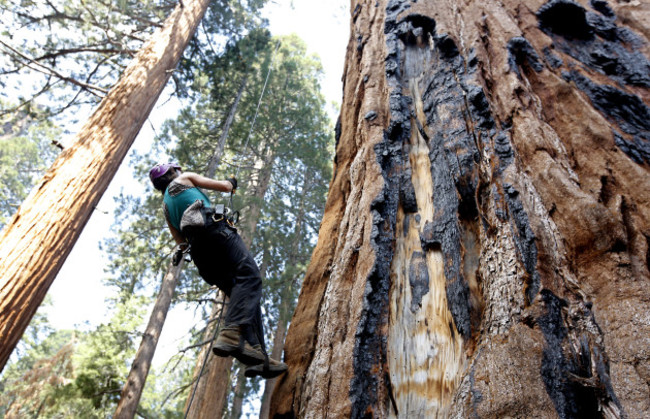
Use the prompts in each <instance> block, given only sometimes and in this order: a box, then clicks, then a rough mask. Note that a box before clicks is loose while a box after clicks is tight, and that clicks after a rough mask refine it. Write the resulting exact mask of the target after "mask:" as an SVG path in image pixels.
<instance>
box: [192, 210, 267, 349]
mask: <svg viewBox="0 0 650 419" xmlns="http://www.w3.org/2000/svg"><path fill="white" fill-rule="evenodd" d="M206 219H207V222H206V227H205V228H201V229H197V230H193V231H191V232H185V231H184V233H185V234H186V236H188V240H189V242H190V244H191V245H192V247H191V248H190V254H191V255H192V259H193V260H194V264H195V265H196V267H197V268H198V269H199V274H200V275H201V277H202V278H203V279H204V280H205V281H206V282H207V283H209V284H210V285H216V286H217V287H219V289H221V291H223V292H224V293H225V294H226V295H227V296H228V297H229V298H230V302H229V304H228V310H227V311H226V319H225V324H226V326H235V325H236V326H240V327H241V330H242V333H243V334H244V338H245V339H246V340H247V341H248V342H249V343H250V344H252V345H256V344H258V343H259V344H260V345H262V348H263V349H264V350H266V347H265V345H264V326H263V323H262V311H261V309H260V299H261V298H262V276H261V275H260V271H259V268H258V267H257V264H256V263H255V260H254V259H253V256H252V255H251V254H250V252H249V251H248V249H246V246H245V245H244V242H243V241H242V239H241V237H240V236H239V234H237V230H236V229H235V228H233V227H230V226H229V225H228V224H227V223H226V221H225V220H222V221H218V222H214V221H213V220H212V218H211V216H210V214H209V215H208V216H207V217H206Z"/></svg>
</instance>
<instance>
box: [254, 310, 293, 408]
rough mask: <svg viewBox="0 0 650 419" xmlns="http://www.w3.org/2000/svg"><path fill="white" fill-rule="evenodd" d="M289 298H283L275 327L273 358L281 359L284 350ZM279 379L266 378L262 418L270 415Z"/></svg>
mask: <svg viewBox="0 0 650 419" xmlns="http://www.w3.org/2000/svg"><path fill="white" fill-rule="evenodd" d="M287 305H288V299H287V298H283V299H282V302H281V306H280V313H282V314H281V315H280V318H279V320H278V326H277V327H276V328H275V333H274V334H273V350H272V351H271V358H273V359H281V358H282V351H283V350H284V336H285V334H286V333H287V325H288V324H289V318H288V313H287V312H288V311H289V310H288V307H287ZM277 380H278V379H277V378H273V379H271V380H266V381H265V382H264V393H263V394H262V405H261V406H260V416H259V417H260V419H267V418H268V417H269V411H270V408H271V394H272V393H273V388H275V383H276V381H277Z"/></svg>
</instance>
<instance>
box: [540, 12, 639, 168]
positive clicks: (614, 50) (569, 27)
mask: <svg viewBox="0 0 650 419" xmlns="http://www.w3.org/2000/svg"><path fill="white" fill-rule="evenodd" d="M591 6H592V7H593V8H594V10H596V12H590V11H587V10H586V9H585V8H584V7H582V6H581V5H579V4H577V3H574V2H573V1H570V0H552V1H550V2H548V3H546V4H545V5H544V6H542V7H541V8H540V9H539V11H538V12H537V17H538V19H539V24H540V27H541V28H542V30H544V31H545V32H546V33H547V34H548V35H549V36H550V37H551V38H552V39H553V47H554V48H555V49H557V50H559V51H562V52H564V53H565V54H567V55H569V56H570V57H572V58H573V59H575V60H576V61H577V62H578V63H580V64H582V65H584V66H586V68H589V69H590V70H593V71H596V72H599V73H601V74H604V75H606V76H608V77H609V78H610V79H611V80H613V81H615V82H617V83H618V84H620V85H628V86H640V87H650V62H649V61H648V59H647V58H646V57H645V56H644V55H643V54H642V53H641V52H639V51H637V50H636V49H637V48H638V47H639V46H640V45H641V44H642V41H641V39H640V38H639V37H638V36H637V35H636V34H635V33H634V32H632V31H631V30H629V29H628V28H620V27H618V26H617V25H616V15H615V13H614V11H613V10H612V9H611V8H610V7H609V5H608V4H607V2H606V1H603V0H592V1H591ZM544 53H545V56H546V59H547V62H548V63H549V65H550V66H551V67H552V68H557V67H559V66H560V65H562V63H561V62H559V61H558V59H556V57H554V56H553V55H552V54H551V53H550V50H545V51H544ZM569 68H573V63H570V64H569ZM562 75H563V77H564V78H565V80H567V81H572V82H574V83H575V84H576V86H577V87H578V88H579V89H580V90H581V91H582V92H584V93H585V95H586V96H587V97H588V98H589V100H590V101H591V103H592V104H593V105H594V107H595V108H596V109H598V110H599V111H600V112H601V113H603V115H605V116H606V117H607V118H608V119H609V120H610V121H612V122H614V123H616V124H618V125H619V127H620V128H621V130H622V131H623V132H624V133H626V134H629V136H630V138H624V136H623V135H621V134H620V133H618V132H614V138H615V144H616V145H617V146H618V147H619V148H620V149H621V151H623V152H624V153H625V154H627V155H628V156H629V157H630V158H631V159H632V160H633V161H634V162H636V163H638V164H648V163H650V122H649V121H650V108H648V106H647V105H646V104H645V103H644V102H643V100H642V99H641V98H639V97H638V96H636V95H634V94H631V93H629V92H626V91H624V90H621V89H618V88H616V87H613V86H609V85H599V84H597V83H595V82H593V81H592V80H591V79H589V78H588V77H587V76H585V75H583V74H581V73H579V72H578V71H577V70H575V69H572V70H570V71H565V72H563V73H562Z"/></svg>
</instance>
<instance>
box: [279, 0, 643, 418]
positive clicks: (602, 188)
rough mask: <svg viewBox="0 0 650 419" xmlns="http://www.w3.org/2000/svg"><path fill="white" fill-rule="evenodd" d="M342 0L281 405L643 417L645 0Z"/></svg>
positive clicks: (290, 409)
mask: <svg viewBox="0 0 650 419" xmlns="http://www.w3.org/2000/svg"><path fill="white" fill-rule="evenodd" d="M351 10H352V24H351V34H352V35H351V41H350V45H349V47H348V50H347V51H348V52H347V57H346V70H345V75H344V82H345V85H344V97H343V105H342V108H341V116H340V130H337V137H338V138H337V139H338V143H337V150H336V160H335V161H336V167H335V174H334V177H333V180H332V183H331V186H330V194H329V198H328V201H327V205H326V209H325V215H324V219H323V222H322V225H321V230H320V235H319V242H318V245H317V247H316V250H315V253H314V257H313V259H312V263H311V264H310V266H309V269H308V272H307V275H306V278H305V280H304V284H303V288H302V292H301V295H300V298H299V302H298V306H297V308H296V312H295V314H294V317H293V320H292V323H291V327H290V329H289V332H288V336H287V339H286V343H285V360H286V362H287V363H288V364H289V367H290V370H289V372H288V373H287V374H285V375H284V376H283V377H282V379H281V381H279V383H278V385H277V386H276V389H275V392H274V396H273V405H272V412H271V416H272V417H273V415H274V414H281V415H285V417H288V416H297V417H319V418H320V417H355V418H356V417H366V416H374V417H389V416H390V417H436V415H440V416H449V417H459V418H465V417H505V416H509V417H623V416H628V417H648V416H649V415H650V394H649V390H648V384H649V383H650V362H649V358H650V357H649V352H648V348H650V321H648V319H649V318H650V304H648V302H649V301H648V300H649V299H648V297H647V295H648V293H647V289H648V288H649V287H650V274H649V272H648V264H649V262H650V251H649V241H650V202H649V200H650V176H649V174H650V173H649V172H650V171H649V170H648V168H649V163H650V109H649V108H648V106H647V104H646V103H647V102H648V99H649V98H650V92H649V91H648V87H649V86H650V72H649V68H650V65H649V62H648V59H647V57H648V53H649V48H650V47H649V45H648V37H649V36H650V28H649V27H647V26H646V25H647V22H648V20H647V16H646V15H647V12H646V11H645V10H647V7H646V6H644V5H641V4H640V3H639V2H629V3H628V2H625V3H623V2H621V3H616V4H613V3H607V2H606V1H605V0H591V1H587V0H582V1H580V2H573V1H571V0H553V1H550V2H544V1H540V0H538V1H534V0H533V1H525V2H524V1H521V0H505V1H502V2H491V1H471V0H469V1H453V0H449V1H427V2H414V1H410V0H372V1H370V0H367V1H352V5H351Z"/></svg>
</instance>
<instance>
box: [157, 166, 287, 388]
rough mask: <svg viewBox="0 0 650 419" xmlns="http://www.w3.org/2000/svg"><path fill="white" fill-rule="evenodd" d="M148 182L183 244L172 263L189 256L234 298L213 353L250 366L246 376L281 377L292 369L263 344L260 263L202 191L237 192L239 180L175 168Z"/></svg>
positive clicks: (208, 279)
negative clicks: (273, 355) (272, 356)
mask: <svg viewBox="0 0 650 419" xmlns="http://www.w3.org/2000/svg"><path fill="white" fill-rule="evenodd" d="M149 179H151V182H152V183H153V186H154V188H156V189H157V190H159V191H161V192H162V193H163V196H164V198H163V210H164V213H165V219H166V220H167V225H168V226H169V230H170V231H171V234H172V236H173V237H174V240H175V241H176V243H177V244H178V250H177V251H176V253H175V255H174V258H173V262H174V263H175V264H177V263H178V262H180V259H181V258H182V257H183V256H182V255H183V253H185V252H187V251H189V253H190V255H191V257H192V260H193V261H194V264H195V265H196V267H197V268H198V270H199V274H200V275H201V277H202V278H203V279H204V280H205V281H206V282H207V283H209V284H210V285H216V286H218V287H219V289H221V290H222V291H223V292H224V293H225V294H226V295H227V296H228V297H229V298H230V302H229V304H228V310H227V311H226V318H225V325H224V327H223V328H222V330H221V332H220V333H219V337H218V338H217V341H216V342H215V344H214V346H213V348H212V351H213V352H214V353H215V354H216V355H218V356H223V357H225V356H234V357H235V358H237V359H238V360H239V361H240V362H242V363H243V364H245V365H246V366H247V367H246V371H245V375H246V376H247V377H255V376H262V377H263V378H273V377H276V376H278V375H280V374H282V373H283V372H284V371H286V369H287V365H286V364H285V363H283V362H280V361H276V360H274V359H270V358H269V357H268V355H267V353H266V347H265V345H264V332H263V324H262V311H261V309H260V299H261V297H262V277H261V275H260V271H259V269H258V267H257V264H256V263H255V260H254V259H253V256H252V255H251V254H250V253H249V252H248V250H247V249H246V247H245V245H244V243H243V241H242V239H241V237H240V236H239V234H238V233H237V229H236V228H235V227H234V226H233V225H232V224H231V223H230V221H229V220H228V218H227V217H226V214H224V212H225V211H223V210H220V208H223V206H217V207H212V205H211V204H210V200H209V199H208V197H207V196H206V195H205V194H204V193H203V192H202V191H201V189H199V188H205V189H210V190H213V191H220V192H231V193H234V191H235V189H237V179H235V177H231V178H229V179H227V180H225V181H218V180H214V179H210V178H207V177H204V176H201V175H198V174H196V173H191V172H183V171H182V170H181V167H180V166H179V165H177V164H173V163H164V164H157V165H156V166H154V167H153V168H152V169H151V170H150V171H149Z"/></svg>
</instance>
